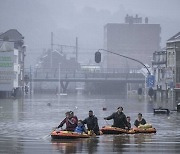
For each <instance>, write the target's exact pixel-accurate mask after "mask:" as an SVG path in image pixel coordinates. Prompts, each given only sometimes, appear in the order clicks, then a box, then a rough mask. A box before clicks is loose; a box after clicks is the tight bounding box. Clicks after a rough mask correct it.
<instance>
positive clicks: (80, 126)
mask: <svg viewBox="0 0 180 154" xmlns="http://www.w3.org/2000/svg"><path fill="white" fill-rule="evenodd" d="M75 132H77V133H88V131H87V129H86V127H85V126H84V124H83V123H82V120H78V125H77V127H76V128H75Z"/></svg>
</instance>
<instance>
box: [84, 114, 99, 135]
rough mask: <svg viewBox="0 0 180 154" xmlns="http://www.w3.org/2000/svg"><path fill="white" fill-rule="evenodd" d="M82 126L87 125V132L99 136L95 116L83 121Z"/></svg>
mask: <svg viewBox="0 0 180 154" xmlns="http://www.w3.org/2000/svg"><path fill="white" fill-rule="evenodd" d="M82 123H83V124H87V128H88V130H93V131H94V133H95V134H96V135H98V134H99V126H98V119H97V117H96V116H94V115H93V116H91V117H88V118H86V119H84V120H83V122H82Z"/></svg>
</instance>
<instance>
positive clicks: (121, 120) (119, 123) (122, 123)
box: [104, 107, 128, 129]
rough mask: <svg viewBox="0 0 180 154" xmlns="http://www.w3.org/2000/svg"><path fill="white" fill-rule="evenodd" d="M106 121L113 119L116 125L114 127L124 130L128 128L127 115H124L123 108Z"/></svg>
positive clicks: (118, 109)
mask: <svg viewBox="0 0 180 154" xmlns="http://www.w3.org/2000/svg"><path fill="white" fill-rule="evenodd" d="M104 119H105V120H111V119H113V120H114V123H113V125H112V127H118V128H122V129H125V128H126V127H128V123H127V119H126V115H125V114H124V113H123V107H118V108H117V111H116V112H114V113H113V114H112V115H110V116H108V117H105V118H104Z"/></svg>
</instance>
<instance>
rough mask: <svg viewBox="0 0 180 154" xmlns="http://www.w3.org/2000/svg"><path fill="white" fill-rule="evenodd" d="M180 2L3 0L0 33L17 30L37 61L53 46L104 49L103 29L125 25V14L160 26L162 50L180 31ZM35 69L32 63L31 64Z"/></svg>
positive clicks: (90, 49) (29, 53) (85, 49)
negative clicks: (168, 40)
mask: <svg viewBox="0 0 180 154" xmlns="http://www.w3.org/2000/svg"><path fill="white" fill-rule="evenodd" d="M179 6H180V0H0V33H1V32H5V31H7V30H9V29H17V30H18V31H19V32H20V33H21V34H22V35H23V36H24V37H25V43H26V44H27V46H28V49H27V57H29V58H30V60H31V59H32V57H33V59H36V57H37V56H38V55H39V54H40V53H42V51H43V49H47V48H50V39H51V38H50V35H51V32H53V33H54V43H57V44H66V45H75V37H76V36H77V37H78V39H79V48H80V51H81V52H93V53H94V52H95V50H96V49H98V48H102V47H103V27H104V25H105V24H107V23H124V17H125V16H126V14H129V15H133V16H135V15H136V14H138V15H139V16H141V17H143V19H144V18H145V17H148V18H149V23H152V24H160V25H161V28H162V31H161V38H162V40H161V47H164V46H165V42H166V40H167V39H169V38H170V37H171V36H173V35H174V34H176V33H178V32H179V31H180V20H179V19H180V18H179V15H180V9H179ZM28 64H29V65H30V64H31V65H33V64H34V63H33V61H28Z"/></svg>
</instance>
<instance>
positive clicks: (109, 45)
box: [104, 15, 161, 68]
mask: <svg viewBox="0 0 180 154" xmlns="http://www.w3.org/2000/svg"><path fill="white" fill-rule="evenodd" d="M160 33H161V27H160V25H159V24H149V23H148V18H147V17H146V18H145V22H144V23H143V22H142V18H141V17H138V15H136V17H132V16H129V15H127V16H126V17H125V23H108V24H106V25H105V27H104V48H105V49H107V50H110V51H113V52H116V53H118V54H122V55H125V56H128V57H131V58H134V59H137V60H140V61H142V62H143V63H145V64H151V60H152V54H153V52H154V51H159V49H160V40H161V38H160ZM104 63H105V66H107V68H121V67H123V68H124V67H125V68H128V67H134V66H137V65H139V64H138V63H136V62H133V61H131V60H128V59H125V58H122V57H119V56H116V55H113V54H110V53H107V54H105V57H104Z"/></svg>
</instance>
